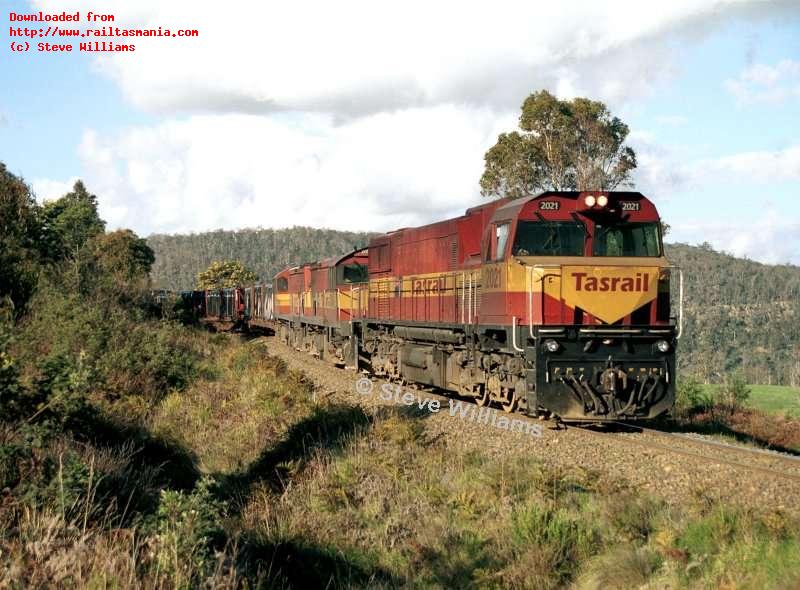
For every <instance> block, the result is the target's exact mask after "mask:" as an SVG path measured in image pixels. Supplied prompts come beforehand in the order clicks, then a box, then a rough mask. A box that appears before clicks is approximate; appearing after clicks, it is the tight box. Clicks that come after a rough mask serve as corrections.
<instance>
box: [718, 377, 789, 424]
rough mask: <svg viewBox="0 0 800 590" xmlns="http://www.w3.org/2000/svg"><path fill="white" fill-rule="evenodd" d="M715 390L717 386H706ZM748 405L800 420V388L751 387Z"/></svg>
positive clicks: (781, 386)
mask: <svg viewBox="0 0 800 590" xmlns="http://www.w3.org/2000/svg"><path fill="white" fill-rule="evenodd" d="M703 387H704V388H706V389H707V390H712V391H713V390H715V389H716V388H717V387H718V386H717V385H704V386H703ZM748 387H750V399H749V400H748V404H749V405H750V406H752V407H753V408H755V409H757V410H762V411H764V412H768V413H770V414H781V415H782V414H787V415H790V416H795V417H798V418H800V388H797V387H789V386H787V385H752V384H751V385H749V386H748Z"/></svg>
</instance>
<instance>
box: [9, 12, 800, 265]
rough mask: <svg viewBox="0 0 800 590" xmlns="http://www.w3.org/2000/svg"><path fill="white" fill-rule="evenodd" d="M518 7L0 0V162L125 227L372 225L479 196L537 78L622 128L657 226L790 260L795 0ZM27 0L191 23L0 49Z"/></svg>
mask: <svg viewBox="0 0 800 590" xmlns="http://www.w3.org/2000/svg"><path fill="white" fill-rule="evenodd" d="M537 4H539V3H534V2H508V1H502V0H498V1H495V2H492V3H487V2H480V3H478V2H466V1H463V0H462V1H461V2H448V1H441V2H435V3H434V2H429V1H428V2H422V1H417V0H407V1H405V2H403V3H380V2H368V1H363V2H362V1H358V2H351V1H347V0H341V1H339V2H322V1H320V2H303V1H295V2H280V3H278V2H271V1H259V2H248V1H245V2H237V3H220V2H208V1H201V0H193V1H191V2H188V1H184V0H172V1H170V2H162V1H157V0H138V1H137V2H130V1H124V0H103V1H102V2H98V1H96V0H95V1H94V2H92V1H91V0H83V1H74V0H51V1H44V0H31V1H25V0H11V1H10V2H4V3H3V12H0V20H1V21H3V24H4V25H5V26H4V27H3V28H2V34H3V40H4V41H5V42H4V43H3V45H2V47H0V52H2V53H3V55H2V59H0V81H2V91H0V161H3V162H4V163H5V164H6V165H7V166H8V168H9V169H10V170H11V171H12V172H13V173H15V174H18V175H21V176H22V177H24V178H25V179H26V180H27V181H28V182H29V183H30V184H31V186H32V187H33V189H34V192H35V193H36V197H37V199H38V200H40V201H43V200H46V199H53V198H58V197H59V196H61V195H63V194H64V193H65V192H67V190H69V188H70V186H71V185H72V184H73V183H74V181H75V180H76V179H77V178H80V179H82V180H84V182H85V183H86V185H87V186H88V188H89V190H90V191H91V192H93V193H95V194H96V195H97V196H98V199H99V204H100V213H101V216H102V217H103V218H104V219H106V220H107V222H108V225H109V228H110V229H113V228H118V227H128V228H131V229H133V230H134V231H136V232H137V233H139V234H140V235H144V236H146V235H150V234H152V233H188V232H201V231H205V230H211V229H217V228H225V229H238V228H244V227H273V228H278V227H290V226H293V225H309V226H315V227H328V228H334V229H346V230H365V231H385V230H391V229H396V228H398V227H405V226H411V225H419V224H423V223H428V222H432V221H437V220H440V219H443V218H445V217H448V216H455V215H460V214H462V213H463V212H464V210H465V209H466V208H468V207H470V206H472V205H474V204H476V203H479V202H481V201H482V199H483V198H482V197H481V196H480V190H479V186H478V180H479V178H480V176H481V173H482V172H483V156H484V154H485V152H486V150H487V149H488V148H490V147H491V146H492V145H493V144H494V142H495V141H496V140H497V136H498V134H499V133H502V132H506V131H511V130H513V129H515V128H516V127H517V121H518V118H519V112H520V105H521V104H522V102H523V101H524V99H525V97H526V96H527V95H528V94H530V93H531V92H534V91H537V90H540V89H547V90H549V91H551V92H553V93H554V94H556V95H557V96H559V97H560V98H566V99H568V98H573V97H575V96H586V97H589V98H592V99H595V100H602V101H603V102H605V103H606V104H607V105H608V107H609V109H610V110H611V112H612V113H613V114H615V115H617V116H619V117H620V118H622V119H623V121H625V122H626V123H627V124H628V125H629V126H630V130H631V131H630V135H629V138H628V143H629V144H630V145H631V146H632V147H633V148H634V149H635V150H636V152H637V155H638V161H639V166H638V169H637V170H636V173H635V176H634V182H635V189H636V190H639V191H641V192H642V193H644V194H645V195H647V196H648V197H650V198H651V199H652V200H653V201H654V202H655V203H656V206H657V207H658V208H659V211H660V213H661V215H662V217H663V218H664V220H665V221H666V222H667V223H669V224H670V226H671V231H670V234H669V235H668V236H667V241H674V242H685V243H690V244H699V243H703V242H708V243H710V244H711V245H712V246H713V247H714V248H715V249H717V250H724V251H727V252H730V253H732V254H735V255H737V256H746V257H748V258H751V259H753V260H758V261H761V262H767V263H792V264H800V206H798V202H799V201H800V0H782V1H770V0H759V1H756V0H698V1H690V0H673V1H671V2H659V3H647V2H641V1H627V0H619V1H608V2H601V1H593V2H584V1H578V0H575V1H562V2H558V3H550V4H549V5H548V6H547V7H544V6H542V5H537ZM40 10H41V11H43V12H45V13H48V14H60V13H61V12H62V11H67V12H68V13H70V14H73V13H74V12H76V11H80V13H81V17H82V19H83V21H82V22H81V23H80V26H81V27H83V28H86V27H100V26H102V23H99V22H98V23H86V22H85V15H86V13H87V12H88V11H94V12H96V13H104V14H113V15H114V17H115V22H114V23H113V25H114V26H118V27H121V28H157V27H159V26H161V27H162V28H170V29H171V30H175V29H178V28H180V29H197V30H198V31H199V35H198V36H197V37H194V38H183V37H181V38H172V37H158V38H154V37H150V38H136V39H128V40H125V39H116V40H114V39H109V38H106V39H102V38H98V39H85V38H84V39H80V40H72V41H71V42H72V43H73V44H74V45H75V48H74V49H73V52H71V53H44V52H38V51H36V50H35V43H36V42H37V40H36V39H34V40H29V41H31V46H32V47H31V51H29V52H27V53H24V52H23V53H20V52H12V51H11V50H10V44H11V43H12V42H19V41H20V39H19V38H18V37H16V38H11V37H10V36H9V33H10V31H9V28H10V27H11V26H14V27H17V26H23V27H24V26H33V25H32V24H31V23H19V22H13V23H12V22H10V13H15V14H31V13H34V12H38V11H40ZM48 24H50V23H45V26H47V25H48ZM106 24H108V23H106ZM36 26H39V25H38V24H37V25H36ZM70 26H72V24H70ZM87 40H99V41H106V42H118V43H122V42H128V43H135V45H136V50H135V51H133V52H127V53H90V52H80V51H78V50H77V49H78V42H79V41H84V42H85V41H87ZM38 41H48V42H53V43H60V44H63V43H68V42H69V41H67V40H63V39H47V40H41V39H40V40H38Z"/></svg>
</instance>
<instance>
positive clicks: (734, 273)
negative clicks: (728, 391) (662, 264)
mask: <svg viewBox="0 0 800 590" xmlns="http://www.w3.org/2000/svg"><path fill="white" fill-rule="evenodd" d="M667 256H668V257H669V258H670V260H671V261H672V262H673V263H675V264H676V265H678V266H680V267H682V268H683V269H684V275H685V280H686V285H685V296H684V297H685V313H686V316H685V321H684V329H685V331H684V337H683V338H682V339H681V342H680V354H679V361H680V364H681V367H682V369H683V370H684V371H685V372H687V373H693V374H696V375H698V376H700V377H701V378H703V379H705V380H709V381H718V380H720V379H722V377H724V376H725V375H726V374H729V373H731V372H732V371H736V370H741V371H742V372H743V373H744V376H745V378H746V379H747V381H748V382H750V383H765V384H781V385H793V386H797V385H798V384H800V267H797V266H792V265H768V264H760V263H758V262H753V261H752V260H744V259H741V258H735V257H733V256H730V255H728V254H724V253H721V252H715V251H714V250H712V249H711V247H710V246H705V245H704V246H700V247H696V246H688V245H686V244H672V245H669V246H668V248H667ZM675 309H676V310H677V307H675Z"/></svg>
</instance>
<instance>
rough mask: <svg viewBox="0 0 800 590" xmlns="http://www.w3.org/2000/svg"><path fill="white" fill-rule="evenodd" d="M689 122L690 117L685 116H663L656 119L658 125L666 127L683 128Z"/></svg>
mask: <svg viewBox="0 0 800 590" xmlns="http://www.w3.org/2000/svg"><path fill="white" fill-rule="evenodd" d="M688 122H689V118H688V117H684V116H683V115H662V116H660V117H656V123H658V124H659V125H664V126H665V127H682V126H684V125H686V124H687V123H688Z"/></svg>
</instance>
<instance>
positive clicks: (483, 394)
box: [475, 387, 491, 407]
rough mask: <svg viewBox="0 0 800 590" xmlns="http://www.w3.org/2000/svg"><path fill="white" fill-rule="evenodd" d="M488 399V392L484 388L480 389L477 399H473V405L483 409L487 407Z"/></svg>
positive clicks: (489, 397)
mask: <svg viewBox="0 0 800 590" xmlns="http://www.w3.org/2000/svg"><path fill="white" fill-rule="evenodd" d="M490 399H491V396H490V395H489V390H488V389H486V388H485V387H481V388H480V391H479V392H478V397H476V398H475V403H476V404H478V405H479V406H480V407H485V406H488V405H489V400H490Z"/></svg>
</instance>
